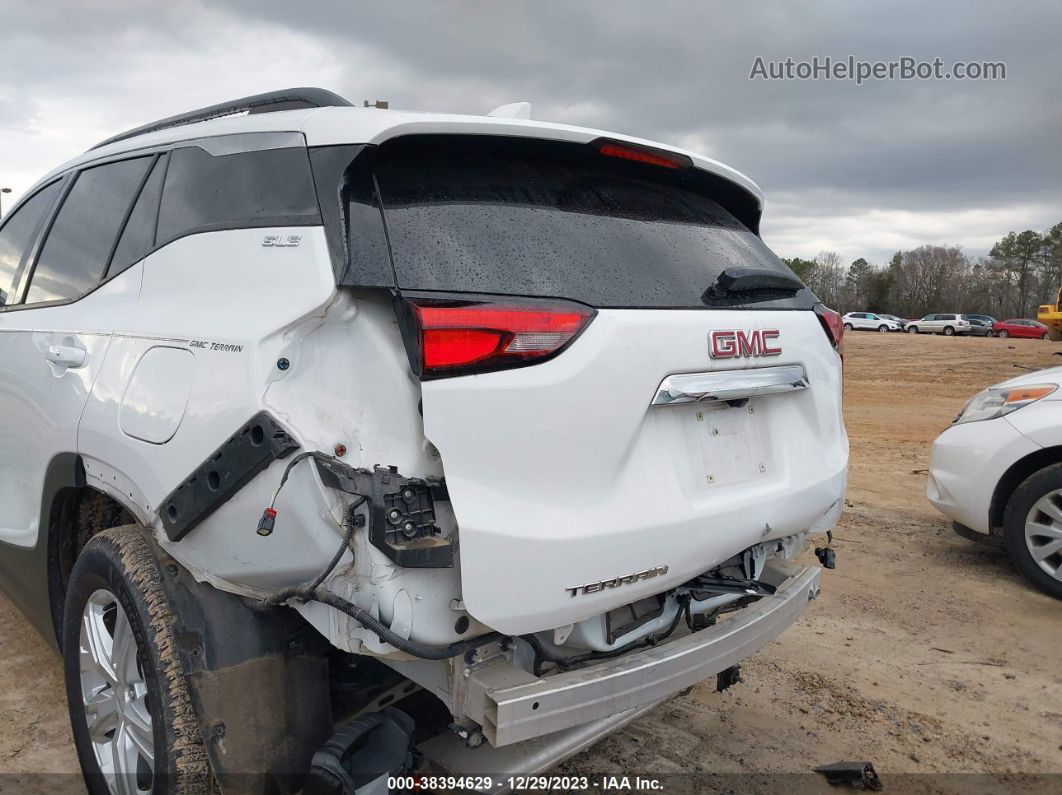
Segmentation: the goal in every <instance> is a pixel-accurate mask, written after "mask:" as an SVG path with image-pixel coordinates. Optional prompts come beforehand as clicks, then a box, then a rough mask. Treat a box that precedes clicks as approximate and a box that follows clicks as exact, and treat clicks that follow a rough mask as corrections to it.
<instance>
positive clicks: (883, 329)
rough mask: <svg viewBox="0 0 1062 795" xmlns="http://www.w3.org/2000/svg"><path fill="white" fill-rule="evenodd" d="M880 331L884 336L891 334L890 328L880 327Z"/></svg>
mask: <svg viewBox="0 0 1062 795" xmlns="http://www.w3.org/2000/svg"><path fill="white" fill-rule="evenodd" d="M878 331H880V332H881V333H882V334H888V333H889V327H888V326H878Z"/></svg>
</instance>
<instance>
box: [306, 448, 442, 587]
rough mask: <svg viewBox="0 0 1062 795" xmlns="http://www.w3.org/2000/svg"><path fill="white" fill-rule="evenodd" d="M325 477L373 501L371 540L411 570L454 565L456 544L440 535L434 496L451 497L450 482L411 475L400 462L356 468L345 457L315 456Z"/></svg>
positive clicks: (331, 484) (328, 483)
mask: <svg viewBox="0 0 1062 795" xmlns="http://www.w3.org/2000/svg"><path fill="white" fill-rule="evenodd" d="M314 463H315V464H317V470H318V472H320V474H321V481H322V482H323V483H324V484H325V485H326V486H329V487H331V488H335V489H339V490H340V491H342V492H344V493H346V494H356V495H358V496H360V497H365V498H366V501H367V502H368V504H369V541H370V542H371V543H372V545H373V546H374V547H376V548H377V549H378V550H380V551H381V552H383V553H384V554H385V555H387V557H388V558H390V559H391V560H392V561H394V562H395V563H396V564H397V565H399V566H402V567H403V568H407V569H448V568H452V567H453V565H454V546H453V543H451V542H450V541H447V540H445V539H442V538H439V536H438V534H439V532H440V530H439V528H438V527H437V526H436V524H435V500H449V499H450V496H449V493H448V491H447V489H446V484H445V483H443V482H442V481H438V480H428V479H425V478H407V477H404V476H403V475H400V474H398V469H397V468H396V467H381V466H378V467H374V468H373V470H372V471H371V472H370V471H369V470H367V469H355V468H354V467H350V466H347V465H346V464H344V463H342V462H341V461H330V460H322V459H320V458H315V459H314Z"/></svg>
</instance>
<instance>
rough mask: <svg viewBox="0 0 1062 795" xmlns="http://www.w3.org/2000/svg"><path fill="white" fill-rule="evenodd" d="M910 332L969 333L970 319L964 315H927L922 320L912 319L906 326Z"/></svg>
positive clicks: (947, 334) (952, 334)
mask: <svg viewBox="0 0 1062 795" xmlns="http://www.w3.org/2000/svg"><path fill="white" fill-rule="evenodd" d="M904 331H906V332H907V333H908V334H943V335H945V336H947V337H951V336H954V335H955V334H969V333H970V321H969V320H966V318H965V317H964V316H963V315H941V314H937V315H926V316H925V317H924V318H922V319H921V320H912V321H911V322H909V323H908V324H907V326H906V327H905V328H904Z"/></svg>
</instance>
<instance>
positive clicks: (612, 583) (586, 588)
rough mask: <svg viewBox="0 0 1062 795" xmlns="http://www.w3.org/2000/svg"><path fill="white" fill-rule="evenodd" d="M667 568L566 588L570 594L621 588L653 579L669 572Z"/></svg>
mask: <svg viewBox="0 0 1062 795" xmlns="http://www.w3.org/2000/svg"><path fill="white" fill-rule="evenodd" d="M667 568H668V567H667V566H653V568H651V569H645V570H644V571H636V572H635V573H634V574H628V575H626V576H625V577H613V578H612V579H610V580H598V581H597V582H588V583H586V584H585V585H569V586H568V587H567V588H565V589H564V590H566V591H567V592H568V594H569V595H570V596H578V595H579V594H588V593H597V592H598V591H603V590H605V589H606V588H619V587H620V586H621V585H630V584H631V583H633V582H638V581H639V580H651V579H652V578H653V577H659V576H661V575H662V574H667Z"/></svg>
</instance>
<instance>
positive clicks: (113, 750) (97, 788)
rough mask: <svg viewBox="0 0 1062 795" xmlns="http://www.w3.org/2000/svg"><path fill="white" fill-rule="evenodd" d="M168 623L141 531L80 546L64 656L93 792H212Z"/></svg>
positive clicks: (77, 738)
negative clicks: (81, 547) (81, 548)
mask: <svg viewBox="0 0 1062 795" xmlns="http://www.w3.org/2000/svg"><path fill="white" fill-rule="evenodd" d="M174 623H175V618H174V615H173V612H172V610H171V609H170V605H169V602H168V601H167V600H166V597H165V595H164V594H163V591H162V587H161V585H160V575H159V568H158V563H157V562H156V560H155V556H154V555H153V554H152V551H151V547H150V546H149V544H148V541H147V539H146V538H145V537H144V535H143V533H142V531H141V530H140V528H139V527H137V526H135V525H126V526H125V527H115V528H112V529H110V530H105V531H104V532H102V533H100V534H99V535H97V536H94V537H93V538H92V539H91V540H90V541H89V542H88V543H87V544H86V545H85V548H84V549H83V550H82V552H81V555H80V556H79V557H78V559H77V562H76V563H75V564H74V569H73V571H72V572H71V575H70V582H69V587H68V590H67V596H66V608H65V613H64V617H63V658H64V672H65V676H66V692H67V701H68V704H69V708H70V722H71V726H72V728H73V734H74V745H75V747H76V748H77V754H78V758H79V760H80V762H81V769H82V771H83V773H84V775H85V782H86V784H87V785H88V790H89V792H90V793H92V794H93V795H107V794H108V793H109V794H111V795H119V794H120V795H125V793H137V792H150V793H196V792H206V791H209V789H210V782H211V779H210V768H209V763H208V762H207V757H206V750H205V749H204V747H203V742H202V739H201V737H200V732H199V722H198V720H197V718H196V715H195V712H194V711H193V709H192V702H191V698H190V696H189V693H188V687H187V685H186V683H185V678H184V671H183V669H182V666H181V662H180V659H179V658H178V656H177V649H176V642H175V640H174V636H173V625H174Z"/></svg>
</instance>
